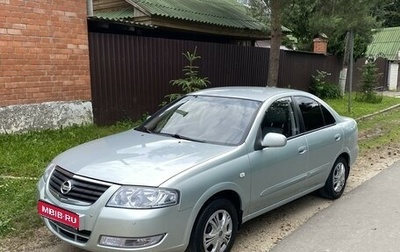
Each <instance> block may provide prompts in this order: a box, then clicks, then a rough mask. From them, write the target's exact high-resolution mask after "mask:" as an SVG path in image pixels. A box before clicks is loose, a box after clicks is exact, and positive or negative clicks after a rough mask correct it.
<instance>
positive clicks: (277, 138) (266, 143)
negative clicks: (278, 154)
mask: <svg viewBox="0 0 400 252" xmlns="http://www.w3.org/2000/svg"><path fill="white" fill-rule="evenodd" d="M286 143H287V138H286V137H285V136H284V135H282V134H279V133H273V132H270V133H268V134H266V135H265V137H264V138H263V140H262V141H261V146H262V147H263V148H265V147H283V146H285V145H286Z"/></svg>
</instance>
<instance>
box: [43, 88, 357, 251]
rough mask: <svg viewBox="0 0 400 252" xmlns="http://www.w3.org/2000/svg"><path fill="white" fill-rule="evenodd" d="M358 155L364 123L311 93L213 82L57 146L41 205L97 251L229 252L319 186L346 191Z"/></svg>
mask: <svg viewBox="0 0 400 252" xmlns="http://www.w3.org/2000/svg"><path fill="white" fill-rule="evenodd" d="M357 154H358V144H357V124H356V122H355V121H354V120H353V119H350V118H347V117H343V116H340V115H338V114H337V113H336V112H335V111H334V110H333V109H332V108H331V107H329V106H328V105H327V104H326V103H325V102H323V101H322V100H320V99H319V98H317V97H315V96H313V95H311V94H309V93H306V92H302V91H296V90H291V89H280V88H265V87H224V88H212V89H206V90H202V91H199V92H195V93H192V94H188V95H186V96H184V97H182V98H181V99H179V100H177V101H175V102H173V103H172V104H169V105H167V106H166V107H164V108H162V109H161V110H160V111H158V112H157V113H155V114H154V115H153V116H151V117H149V118H148V119H147V120H146V121H145V122H144V123H143V124H142V125H140V126H139V127H137V128H135V129H132V130H128V131H126V132H123V133H119V134H116V135H111V136H108V137H105V138H101V139H98V140H94V141H91V142H88V143H85V144H83V145H80V146H77V147H75V148H72V149H70V150H68V151H66V152H64V153H62V154H60V155H59V156H57V157H56V158H55V159H54V160H53V161H52V162H51V163H50V164H49V166H48V167H47V168H46V170H45V172H44V175H43V176H42V178H41V179H40V181H39V182H38V185H37V193H38V199H39V200H38V212H39V214H40V215H41V216H42V217H43V219H44V223H45V225H46V226H47V228H48V229H49V230H50V231H51V232H52V233H54V234H55V235H56V236H58V237H59V238H60V239H62V240H63V241H65V242H67V243H70V244H72V245H74V246H76V247H80V248H82V249H85V250H89V251H142V252H143V251H174V252H176V251H190V252H193V251H196V252H197V251H202V252H203V251H206V252H211V251H214V252H218V251H229V250H230V249H231V248H232V245H233V243H234V240H235V236H236V233H237V231H238V229H239V228H240V226H241V224H242V223H244V222H246V221H248V220H250V219H252V218H255V217H257V216H259V215H261V214H263V213H265V212H268V211H270V210H272V209H274V208H277V207H279V206H281V205H283V204H285V203H288V202H289V201H292V200H294V199H296V198H299V197H301V196H303V195H306V194H308V193H310V192H313V191H316V190H318V191H319V192H320V193H321V195H323V196H324V197H327V198H330V199H336V198H339V197H340V196H341V195H342V193H343V191H344V189H345V186H346V179H347V177H348V175H349V171H350V167H351V165H352V164H353V163H354V162H355V160H356V157H357Z"/></svg>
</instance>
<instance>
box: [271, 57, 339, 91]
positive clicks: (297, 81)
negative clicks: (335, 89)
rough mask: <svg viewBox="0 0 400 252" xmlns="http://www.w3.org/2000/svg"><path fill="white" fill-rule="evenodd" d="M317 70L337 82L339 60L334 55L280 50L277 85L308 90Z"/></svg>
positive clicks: (331, 80)
mask: <svg viewBox="0 0 400 252" xmlns="http://www.w3.org/2000/svg"><path fill="white" fill-rule="evenodd" d="M317 70H319V71H325V72H327V73H329V74H330V75H329V76H328V77H327V80H328V81H330V82H332V83H339V73H340V62H339V60H338V59H337V58H336V57H334V56H325V55H323V54H315V53H309V52H299V51H281V60H280V74H279V85H278V86H279V87H290V88H296V89H300V90H304V91H308V90H309V87H310V84H311V80H312V76H313V75H316V74H317Z"/></svg>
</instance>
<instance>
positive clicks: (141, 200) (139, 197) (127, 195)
mask: <svg viewBox="0 0 400 252" xmlns="http://www.w3.org/2000/svg"><path fill="white" fill-rule="evenodd" d="M178 202H179V192H178V191H177V190H173V189H166V188H153V187H136V186H122V187H121V188H120V189H119V190H118V191H116V192H115V193H114V195H113V196H112V197H111V199H110V200H109V201H108V203H107V206H110V207H122V208H160V207H167V206H173V205H176V204H178Z"/></svg>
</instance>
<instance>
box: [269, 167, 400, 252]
mask: <svg viewBox="0 0 400 252" xmlns="http://www.w3.org/2000/svg"><path fill="white" fill-rule="evenodd" d="M287 251H291V252H297V251H298V252H300V251H301V252H323V251H332V252H355V251H363V252H368V251H371V252H372V251H374V252H376V251H385V252H391V251H393V252H395V251H396V252H398V251H400V162H397V163H395V164H394V165H392V166H391V167H389V168H387V169H385V170H384V171H383V172H381V173H380V174H378V175H377V176H375V177H374V178H372V179H371V180H369V181H367V182H365V183H364V184H362V185H361V186H359V187H358V188H356V189H354V190H353V191H351V192H349V193H347V194H346V195H344V196H343V197H342V198H340V199H338V200H336V201H335V203H334V204H332V205H331V206H330V207H328V208H326V209H324V210H322V211H321V212H319V213H317V214H316V215H314V216H313V217H312V218H311V219H309V220H308V221H307V222H306V223H305V224H304V225H302V226H301V227H300V228H298V229H297V230H296V231H294V232H293V233H292V234H290V235H289V236H287V237H285V238H284V239H283V240H282V241H281V242H279V243H278V245H276V246H275V247H274V248H273V249H272V250H271V252H287Z"/></svg>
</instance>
